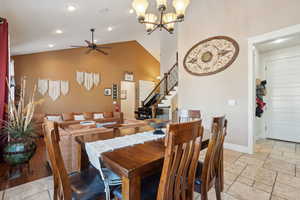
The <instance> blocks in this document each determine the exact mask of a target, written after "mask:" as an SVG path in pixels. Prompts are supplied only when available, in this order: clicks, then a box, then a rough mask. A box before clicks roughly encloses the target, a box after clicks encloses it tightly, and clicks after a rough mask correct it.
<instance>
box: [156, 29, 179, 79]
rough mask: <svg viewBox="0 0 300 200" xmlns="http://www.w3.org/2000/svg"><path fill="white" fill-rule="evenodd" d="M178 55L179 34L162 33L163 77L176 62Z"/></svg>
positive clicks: (161, 64)
mask: <svg viewBox="0 0 300 200" xmlns="http://www.w3.org/2000/svg"><path fill="white" fill-rule="evenodd" d="M176 53H177V32H176V31H175V32H174V33H173V34H170V33H168V32H166V31H164V30H163V31H162V32H161V41H160V75H161V77H163V75H164V73H166V72H168V71H169V69H170V68H171V67H172V66H173V65H174V64H175V62H176Z"/></svg>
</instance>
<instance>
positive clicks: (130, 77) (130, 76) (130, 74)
mask: <svg viewBox="0 0 300 200" xmlns="http://www.w3.org/2000/svg"><path fill="white" fill-rule="evenodd" d="M124 80H125V81H133V72H125V73H124Z"/></svg>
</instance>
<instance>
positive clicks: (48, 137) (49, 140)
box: [44, 121, 72, 200]
mask: <svg viewBox="0 0 300 200" xmlns="http://www.w3.org/2000/svg"><path fill="white" fill-rule="evenodd" d="M44 140H45V144H46V148H47V152H48V156H49V158H50V162H51V168H52V172H53V180H54V199H59V200H71V199H72V191H71V186H70V182H69V178H68V174H67V170H66V168H65V166H64V162H63V158H62V155H61V150H60V146H59V140H60V138H59V132H58V125H57V123H56V122H52V121H47V122H46V124H45V136H44Z"/></svg>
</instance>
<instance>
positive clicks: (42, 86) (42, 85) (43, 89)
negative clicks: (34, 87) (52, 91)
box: [38, 79, 48, 96]
mask: <svg viewBox="0 0 300 200" xmlns="http://www.w3.org/2000/svg"><path fill="white" fill-rule="evenodd" d="M38 91H39V93H40V94H41V95H43V96H44V95H45V94H46V93H47V91H48V80H46V79H39V80H38Z"/></svg>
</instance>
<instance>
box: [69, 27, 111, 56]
mask: <svg viewBox="0 0 300 200" xmlns="http://www.w3.org/2000/svg"><path fill="white" fill-rule="evenodd" d="M90 31H91V32H92V41H91V42H90V41H88V40H84V41H85V42H86V43H87V46H78V45H71V47H76V48H78V47H79V48H80V47H86V48H88V50H87V51H86V52H85V53H86V54H89V53H90V52H92V51H98V52H100V53H103V54H104V55H108V53H107V52H105V51H103V50H102V49H111V47H104V46H101V45H97V44H95V42H94V32H95V29H94V28H92V29H91V30H90Z"/></svg>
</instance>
